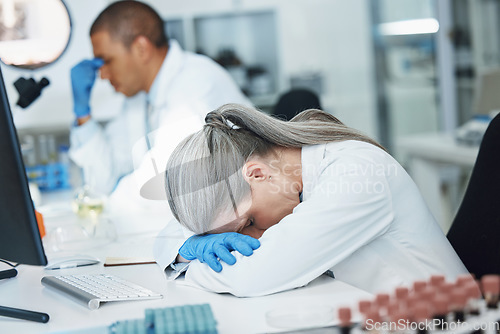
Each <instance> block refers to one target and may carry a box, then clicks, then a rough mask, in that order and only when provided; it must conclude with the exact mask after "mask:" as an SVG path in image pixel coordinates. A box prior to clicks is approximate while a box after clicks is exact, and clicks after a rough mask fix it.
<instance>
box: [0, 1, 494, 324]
mask: <svg viewBox="0 0 500 334" xmlns="http://www.w3.org/2000/svg"><path fill="white" fill-rule="evenodd" d="M143 1H144V2H145V3H147V4H149V5H151V6H152V7H153V8H154V9H156V10H157V11H158V12H159V14H160V15H161V17H162V18H163V20H164V22H165V27H166V31H167V33H168V37H169V38H171V39H175V40H177V41H178V43H179V45H180V46H181V47H182V48H183V49H185V50H188V51H192V52H196V53H200V54H204V55H207V56H209V57H210V58H212V59H214V60H215V61H216V62H217V63H219V64H220V65H222V66H223V67H224V68H225V69H226V70H227V71H228V73H229V74H230V75H231V76H232V78H233V79H234V81H235V82H236V83H237V84H238V86H239V87H240V88H241V90H242V91H243V92H244V93H245V95H246V96H247V97H248V98H249V99H250V101H251V102H252V103H253V104H254V105H255V106H256V107H257V108H259V109H260V110H262V111H263V112H265V113H269V114H273V113H275V112H276V106H277V105H278V102H279V101H280V98H281V97H282V96H283V95H284V94H286V93H288V92H290V91H297V90H307V91H308V92H310V93H312V94H314V95H315V96H316V97H317V98H318V99H319V101H320V104H321V108H322V109H323V110H325V111H327V112H329V113H331V114H333V115H334V116H336V117H337V118H339V119H340V120H341V121H342V122H344V123H345V124H346V125H348V126H350V127H352V128H355V129H358V130H360V131H362V132H363V133H365V134H367V135H368V136H370V137H372V138H374V139H376V140H377V141H378V142H380V143H381V144H382V145H383V146H384V147H385V148H386V149H387V150H388V152H389V153H390V154H391V155H392V156H394V157H395V158H396V160H397V161H398V162H399V163H400V164H401V165H402V166H403V167H404V168H405V169H406V170H407V172H408V173H409V174H410V176H411V177H412V178H413V180H414V181H415V183H416V184H417V186H418V188H419V190H420V192H421V193H422V195H423V198H424V200H425V202H426V204H427V205H428V206H429V208H430V210H431V212H432V214H433V215H434V216H435V218H436V220H437V222H438V224H439V226H440V227H441V228H442V230H443V232H444V233H447V232H448V230H449V229H450V226H451V224H452V222H453V219H454V217H455V214H456V213H457V210H458V208H459V206H460V203H461V201H462V199H463V196H464V193H465V190H466V188H467V184H468V181H469V178H470V174H471V171H472V168H473V166H474V163H475V161H476V157H477V154H478V151H479V145H480V143H481V139H482V137H483V134H484V132H485V131H486V128H487V126H488V124H489V122H490V121H491V120H492V119H493V117H494V116H495V115H496V114H497V113H498V112H500V94H499V93H498V92H499V91H500V1H498V0H418V1H415V0H348V1H346V0H307V1H306V0H210V1H206V0H185V1H173V0H143ZM19 2H20V0H0V58H1V59H2V64H1V67H2V73H3V77H4V81H5V85H6V89H7V94H8V97H9V100H10V105H11V109H12V114H13V119H14V123H15V126H16V128H17V133H18V137H19V141H20V143H21V149H22V155H23V159H24V164H25V167H26V172H27V176H28V180H29V183H30V190H31V195H32V198H33V202H34V205H35V208H36V209H37V210H38V211H41V212H42V213H43V214H44V216H45V218H46V222H49V223H48V224H47V225H46V226H45V227H46V228H47V231H46V233H47V237H48V238H52V239H47V237H46V238H45V239H44V242H47V241H49V242H52V243H53V244H52V245H56V248H57V247H60V249H63V250H65V251H73V250H74V249H73V248H71V247H72V246H71V243H72V242H74V240H72V239H68V240H69V242H68V241H65V240H62V239H58V240H55V239H54V238H59V237H60V238H65V237H68V235H67V234H64V233H66V232H68V231H70V230H69V229H67V230H60V229H59V228H60V227H59V226H58V225H61V226H62V227H63V228H67V227H68V226H69V225H68V222H67V221H66V220H65V218H64V219H59V218H58V217H60V216H61V217H64V215H67V214H68V212H70V213H71V214H73V211H75V212H76V213H78V214H79V215H81V216H84V215H86V214H87V213H85V212H82V211H78V210H91V211H93V212H94V213H95V212H97V213H98V214H100V213H101V211H104V212H105V210H106V208H105V207H102V203H104V201H103V202H99V203H98V207H97V206H96V207H93V208H89V207H86V208H79V207H78V206H77V207H75V203H76V204H78V202H77V201H78V199H79V197H78V196H87V197H92V196H94V194H91V193H88V189H84V188H83V186H84V180H83V177H82V171H81V170H80V169H79V168H78V167H77V166H76V165H75V164H74V163H73V162H72V161H71V160H70V158H69V156H68V150H69V136H70V129H71V127H72V126H73V124H74V122H75V116H74V113H73V111H72V109H73V96H72V88H71V78H70V70H71V68H72V67H73V66H75V65H76V64H77V63H78V62H80V61H81V60H82V59H84V58H87V59H90V58H93V53H92V44H91V41H90V38H89V29H90V26H91V24H92V22H93V21H94V20H95V18H96V17H97V15H98V14H99V13H100V12H101V11H102V10H103V9H104V8H106V7H107V6H108V5H109V4H110V3H112V2H113V1H109V0H86V1H81V0H64V1H59V0H53V1H45V0H43V1H40V0H23V1H21V2H23V3H32V4H33V5H30V6H26V8H28V7H29V8H30V10H26V11H22V10H20V8H21V7H20V6H17V5H16V4H17V3H19ZM41 2H44V5H43V6H39V5H36V3H41ZM33 50H36V52H35V53H33ZM33 54H36V55H37V57H39V58H37V59H32V58H31V57H32V55H33ZM123 99H124V96H123V95H122V94H119V93H116V92H115V91H114V89H113V87H112V86H111V85H110V84H109V82H108V81H106V80H100V79H98V80H97V82H96V84H95V86H94V88H93V90H92V95H91V106H92V116H93V118H94V119H96V120H98V122H99V123H102V124H103V125H105V124H106V123H107V122H108V121H109V120H111V119H112V118H113V117H114V116H115V115H117V114H118V113H119V112H120V110H121V106H122V102H123ZM208 111H209V110H207V112H208ZM145 215H146V217H147V214H145ZM100 217H101V218H99V219H101V220H100V224H101V226H102V228H103V229H102V231H100V233H103V234H104V236H105V238H106V240H107V241H116V239H117V233H123V234H125V233H134V232H136V231H140V230H141V229H144V228H150V229H151V230H154V231H155V232H156V231H158V230H160V229H161V228H162V227H163V226H162V224H164V222H163V221H159V222H158V223H157V224H156V225H154V224H153V225H147V224H143V225H141V224H137V225H136V226H132V225H128V226H123V225H122V226H120V228H121V230H120V231H118V232H117V231H116V230H115V227H113V222H112V221H108V220H107V218H106V216H105V215H104V216H100ZM103 217H104V218H103ZM107 224H108V225H107ZM134 229H136V230H134ZM58 231H59V232H61V231H63V232H64V233H59V232H58ZM65 231H66V232H65ZM70 232H71V231H70ZM44 233H45V231H44ZM73 237H74V236H73ZM140 241H141V239H138V240H137V241H136V243H135V244H132V245H128V247H129V248H130V249H139V248H140V247H142V246H141V244H140ZM76 246H78V244H77V243H76V244H75V247H76ZM65 247H66V248H65ZM56 248H52V249H51V248H50V247H49V248H48V249H47V250H48V251H49V252H50V251H57V250H58V249H56ZM149 260H150V259H149V258H147V259H145V260H144V261H149ZM145 276H147V275H145ZM315 287H316V286H315V285H313V289H314V288H315ZM306 292H307V291H306ZM306 292H300V291H299V292H297V293H303V294H304V295H305V293H306ZM200 296H201V295H200ZM300 296H302V295H300ZM174 297H178V298H180V297H182V296H181V295H180V293H179V295H178V296H175V291H174V293H173V298H174ZM361 297H365V295H362V296H361ZM196 298H198V297H196ZM196 298H194V299H193V300H197V299H196ZM200 298H201V297H200ZM217 298H218V297H217ZM271 298H273V297H271ZM269 300H271V301H272V299H269ZM222 301H223V302H226V303H227V302H229V303H232V301H228V299H226V297H225V296H223V297H221V299H220V305H222ZM186 302H189V300H188V301H186ZM217 303H219V301H217V302H216V304H215V305H216V306H215V308H216V309H217V307H218V305H219V304H217ZM234 303H236V302H234ZM234 305H239V304H234ZM256 305H257V304H256ZM224 307H226V306H225V304H224ZM106 312H108V311H106V310H103V313H102V314H101V318H102V319H105V317H106V316H108V315H109V314H111V313H106ZM109 312H112V311H111V309H110V311H109ZM127 316H129V318H131V317H133V316H136V314H134V313H131V312H130V313H127V312H125V313H124V314H123V317H124V318H126V317H127ZM235 319H238V317H236V318H235ZM235 321H236V320H235ZM33 328H34V327H33Z"/></svg>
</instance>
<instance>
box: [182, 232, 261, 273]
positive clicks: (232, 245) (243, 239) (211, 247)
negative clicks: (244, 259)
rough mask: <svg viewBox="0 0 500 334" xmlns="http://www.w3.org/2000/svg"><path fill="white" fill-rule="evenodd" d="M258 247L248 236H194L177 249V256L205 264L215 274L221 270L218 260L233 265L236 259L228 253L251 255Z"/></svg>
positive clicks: (226, 234)
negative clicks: (236, 252) (235, 252)
mask: <svg viewBox="0 0 500 334" xmlns="http://www.w3.org/2000/svg"><path fill="white" fill-rule="evenodd" d="M259 247H260V242H259V240H257V239H255V238H252V237H250V236H248V235H244V234H240V233H235V232H227V233H220V234H205V235H194V236H192V237H191V238H189V239H187V240H186V242H184V244H183V245H182V247H181V248H180V249H179V254H180V255H181V256H182V257H183V258H185V259H186V260H190V261H191V260H194V259H198V260H200V262H205V263H207V264H208V265H209V266H210V268H212V269H213V270H214V271H216V272H220V271H221V270H222V265H221V264H220V262H219V260H218V259H221V260H222V261H224V262H226V263H227V264H230V265H232V264H235V263H236V258H235V257H234V256H233V254H231V253H230V252H231V251H233V250H236V251H238V252H240V253H241V254H243V255H245V256H250V255H252V254H253V250H254V249H257V248H259Z"/></svg>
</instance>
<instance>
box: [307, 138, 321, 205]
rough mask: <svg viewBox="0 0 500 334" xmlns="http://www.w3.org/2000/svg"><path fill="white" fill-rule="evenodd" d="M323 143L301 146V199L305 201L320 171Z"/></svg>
mask: <svg viewBox="0 0 500 334" xmlns="http://www.w3.org/2000/svg"><path fill="white" fill-rule="evenodd" d="M325 149H326V145H325V144H320V145H311V146H304V147H302V156H301V161H302V185H303V188H302V201H306V200H307V199H308V197H309V195H310V194H311V192H312V190H313V189H314V186H315V185H316V183H317V182H318V177H319V175H320V173H321V170H320V164H321V161H322V160H323V158H324V156H325Z"/></svg>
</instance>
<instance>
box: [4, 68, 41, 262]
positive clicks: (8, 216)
mask: <svg viewBox="0 0 500 334" xmlns="http://www.w3.org/2000/svg"><path fill="white" fill-rule="evenodd" d="M0 259H3V260H6V261H11V262H15V263H20V264H29V265H40V266H44V265H46V264H47V257H46V256H45V251H44V248H43V244H42V239H41V237H40V231H39V229H38V224H37V221H36V216H35V210H34V206H33V201H32V199H31V194H30V191H29V186H28V179H27V176H26V170H25V167H24V162H23V159H22V155H21V149H20V145H19V140H18V136H17V131H16V127H15V125H14V120H13V117H12V112H11V109H10V104H9V99H8V96H7V91H6V88H5V82H4V78H3V73H2V70H1V65H0Z"/></svg>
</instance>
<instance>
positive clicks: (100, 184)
mask: <svg viewBox="0 0 500 334" xmlns="http://www.w3.org/2000/svg"><path fill="white" fill-rule="evenodd" d="M121 122H122V120H118V121H112V122H111V123H110V124H109V125H108V126H107V128H106V129H104V128H103V127H102V126H100V125H99V124H98V123H97V122H96V121H95V120H93V119H90V120H89V121H87V122H86V123H85V124H83V125H81V126H75V127H73V128H72V130H71V134H70V142H71V147H70V151H69V155H70V157H71V159H72V160H73V161H74V162H75V163H76V164H77V165H78V166H80V167H81V168H82V169H83V172H84V174H85V179H86V182H87V183H89V184H90V185H91V187H92V189H95V190H97V191H100V192H102V193H105V194H109V193H110V192H111V191H113V189H114V188H115V186H116V184H117V182H118V180H119V179H120V177H122V176H123V175H125V174H127V173H129V172H131V171H132V170H133V163H132V159H131V157H130V156H123V154H120V153H121V150H117V149H115V147H114V145H115V144H116V142H117V141H120V140H123V138H121V137H120V136H119V135H118V134H119V132H120V129H121V128H122V126H120V124H116V123H121ZM130 154H131V153H130V152H129V155H130Z"/></svg>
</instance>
